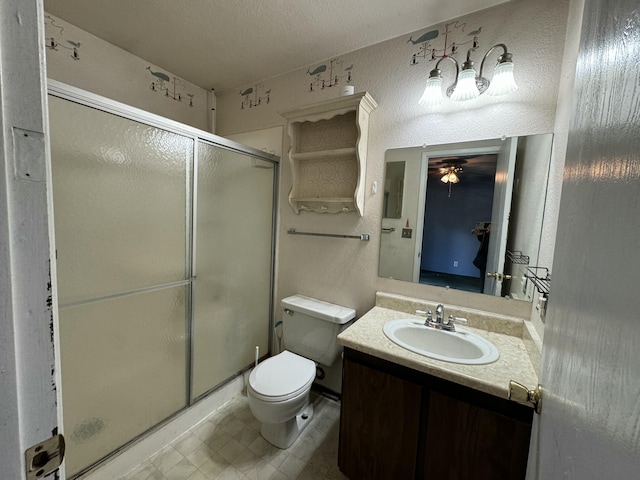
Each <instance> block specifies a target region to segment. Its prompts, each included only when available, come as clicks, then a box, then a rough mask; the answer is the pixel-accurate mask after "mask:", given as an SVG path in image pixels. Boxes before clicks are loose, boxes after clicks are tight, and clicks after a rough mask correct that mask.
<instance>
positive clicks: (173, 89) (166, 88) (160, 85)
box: [146, 66, 195, 107]
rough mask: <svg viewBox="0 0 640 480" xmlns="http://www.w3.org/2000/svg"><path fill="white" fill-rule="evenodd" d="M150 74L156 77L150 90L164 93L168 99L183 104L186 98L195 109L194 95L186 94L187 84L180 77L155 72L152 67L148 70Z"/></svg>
mask: <svg viewBox="0 0 640 480" xmlns="http://www.w3.org/2000/svg"><path fill="white" fill-rule="evenodd" d="M146 69H147V70H149V73H150V74H151V75H153V76H154V77H155V79H153V80H152V81H151V84H150V85H149V88H150V89H151V90H152V91H153V92H162V93H164V96H165V97H166V98H170V99H172V100H175V101H177V102H182V101H183V100H185V98H188V99H189V106H190V107H193V97H194V96H195V95H193V94H192V93H187V92H184V90H185V89H186V88H185V83H184V82H183V81H182V80H181V79H179V78H178V77H170V76H169V75H167V74H166V73H164V72H160V71H153V70H152V69H151V66H148V67H147V68H146Z"/></svg>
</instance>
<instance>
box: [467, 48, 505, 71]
mask: <svg viewBox="0 0 640 480" xmlns="http://www.w3.org/2000/svg"><path fill="white" fill-rule="evenodd" d="M498 47H500V48H502V50H503V53H502V55H500V56H498V63H504V62H510V61H511V60H512V58H513V56H512V55H511V54H510V53H509V52H507V46H506V45H505V44H504V43H498V44H496V45H494V46H493V47H491V48H490V49H489V50H488V51H487V53H485V54H484V57H482V62H481V63H480V71H479V72H478V77H479V78H482V71H483V69H484V62H485V60H486V59H487V57H488V56H489V55H490V54H491V52H493V51H494V50H495V49H496V48H498ZM469 52H471V50H469ZM469 52H467V59H468V58H469Z"/></svg>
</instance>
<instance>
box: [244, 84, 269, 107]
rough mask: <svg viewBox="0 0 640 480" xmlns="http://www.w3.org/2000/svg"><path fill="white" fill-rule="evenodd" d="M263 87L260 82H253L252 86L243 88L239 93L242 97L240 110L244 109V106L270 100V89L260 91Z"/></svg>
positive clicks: (254, 105)
mask: <svg viewBox="0 0 640 480" xmlns="http://www.w3.org/2000/svg"><path fill="white" fill-rule="evenodd" d="M262 89H263V86H262V84H255V85H253V86H252V87H248V88H245V89H244V90H242V91H241V92H239V93H240V96H241V97H243V98H242V103H241V104H240V110H244V109H245V108H253V107H259V106H260V105H264V104H267V103H270V102H271V89H269V90H265V91H263V92H262V94H261V93H260V90H262Z"/></svg>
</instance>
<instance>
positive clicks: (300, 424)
mask: <svg viewBox="0 0 640 480" xmlns="http://www.w3.org/2000/svg"><path fill="white" fill-rule="evenodd" d="M312 418H313V405H311V404H310V403H309V404H307V406H306V407H304V408H303V409H302V410H300V412H299V413H298V414H297V415H296V416H295V417H293V418H291V419H289V420H287V421H286V422H284V423H263V424H262V426H261V427H260V434H261V435H262V436H263V437H264V439H265V440H266V441H267V442H269V443H270V444H271V445H274V446H276V447H278V448H282V449H283V450H284V449H287V448H289V447H290V446H291V444H292V443H293V442H294V441H295V439H296V438H298V436H299V435H300V434H301V433H302V431H303V430H304V429H305V428H306V426H307V425H309V422H310V421H311V419H312Z"/></svg>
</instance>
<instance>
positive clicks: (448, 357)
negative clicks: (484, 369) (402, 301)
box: [382, 318, 500, 365]
mask: <svg viewBox="0 0 640 480" xmlns="http://www.w3.org/2000/svg"><path fill="white" fill-rule="evenodd" d="M382 330H383V331H384V334H385V335H386V336H387V338H388V339H389V340H391V341H392V342H394V343H396V344H397V345H400V346H401V347H403V348H406V349H407V350H411V351H412V352H415V353H418V354H420V355H424V356H426V357H430V358H435V359H436V360H443V361H445V362H451V363H463V364H466V365H484V364H487V363H493V362H495V361H496V360H498V358H499V357H500V353H499V352H498V349H497V348H496V347H495V346H494V345H493V344H492V343H491V342H489V341H488V340H486V339H484V338H482V337H481V336H479V335H476V334H475V333H471V332H469V331H466V330H463V329H459V328H457V329H456V331H455V332H447V331H445V330H436V329H435V328H431V327H426V326H424V322H421V321H420V320H416V319H415V318H401V319H398V320H391V321H389V322H387V323H385V324H384V327H382Z"/></svg>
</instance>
